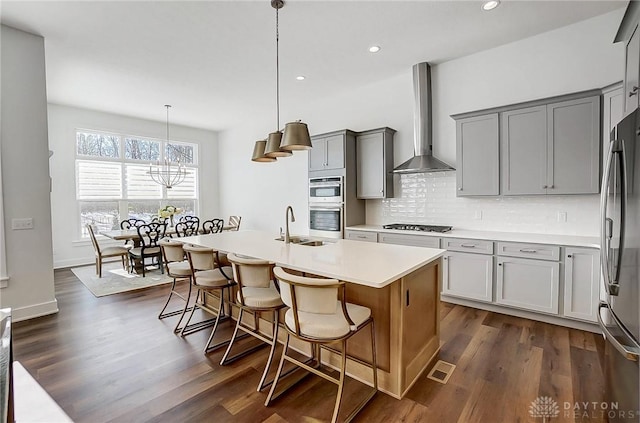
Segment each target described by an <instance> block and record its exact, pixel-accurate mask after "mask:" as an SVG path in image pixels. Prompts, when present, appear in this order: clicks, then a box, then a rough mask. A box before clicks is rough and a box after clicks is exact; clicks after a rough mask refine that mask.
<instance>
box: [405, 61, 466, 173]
mask: <svg viewBox="0 0 640 423" xmlns="http://www.w3.org/2000/svg"><path fill="white" fill-rule="evenodd" d="M413 94H414V98H415V102H414V108H413V128H414V133H413V144H414V154H415V155H414V157H412V158H411V159H409V160H407V161H406V162H404V163H402V164H401V165H400V166H398V167H396V168H395V169H393V173H425V172H443V171H447V170H455V169H454V168H453V167H451V166H449V165H448V164H446V163H445V162H442V161H440V160H438V159H436V158H435V157H433V155H432V147H431V128H432V122H431V67H430V66H429V64H428V63H426V62H423V63H418V64H416V65H413Z"/></svg>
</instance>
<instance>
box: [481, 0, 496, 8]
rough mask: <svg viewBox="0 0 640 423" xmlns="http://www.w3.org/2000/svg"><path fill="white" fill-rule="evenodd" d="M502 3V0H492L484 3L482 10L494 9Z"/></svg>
mask: <svg viewBox="0 0 640 423" xmlns="http://www.w3.org/2000/svg"><path fill="white" fill-rule="evenodd" d="M499 5H500V0H490V1H486V2H484V3H483V4H482V10H493V9H495V8H496V7H498V6H499Z"/></svg>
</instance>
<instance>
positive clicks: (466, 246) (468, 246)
mask: <svg viewBox="0 0 640 423" xmlns="http://www.w3.org/2000/svg"><path fill="white" fill-rule="evenodd" d="M460 246H461V247H464V248H476V246H475V245H473V244H460Z"/></svg>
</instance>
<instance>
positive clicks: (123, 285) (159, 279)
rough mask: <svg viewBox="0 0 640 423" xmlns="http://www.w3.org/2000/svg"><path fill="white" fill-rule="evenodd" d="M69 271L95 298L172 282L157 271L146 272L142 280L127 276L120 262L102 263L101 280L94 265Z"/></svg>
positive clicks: (137, 277)
mask: <svg viewBox="0 0 640 423" xmlns="http://www.w3.org/2000/svg"><path fill="white" fill-rule="evenodd" d="M71 271H72V272H73V273H74V274H75V275H76V276H77V278H78V279H80V282H82V283H83V284H84V286H86V287H87V288H88V289H89V291H91V292H92V293H93V295H95V296H96V297H104V296H106V295H112V294H119V293H121V292H127V291H135V290H137V289H144V288H148V287H150V286H156V285H162V284H165V283H168V282H171V281H172V278H170V277H168V276H167V275H166V274H162V273H160V270H158V269H156V270H147V271H146V276H145V277H144V278H143V277H142V275H136V274H129V273H127V271H126V270H124V269H123V268H122V263H121V262H120V261H117V262H109V263H103V265H102V278H99V277H98V275H96V266H95V265H90V266H82V267H74V268H72V269H71Z"/></svg>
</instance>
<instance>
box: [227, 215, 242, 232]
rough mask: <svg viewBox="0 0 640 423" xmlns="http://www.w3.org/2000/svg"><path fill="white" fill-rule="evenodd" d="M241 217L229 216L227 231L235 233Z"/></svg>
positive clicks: (238, 227)
mask: <svg viewBox="0 0 640 423" xmlns="http://www.w3.org/2000/svg"><path fill="white" fill-rule="evenodd" d="M241 220H242V216H229V224H228V225H227V228H226V229H227V230H228V231H237V230H239V229H240V221H241Z"/></svg>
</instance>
